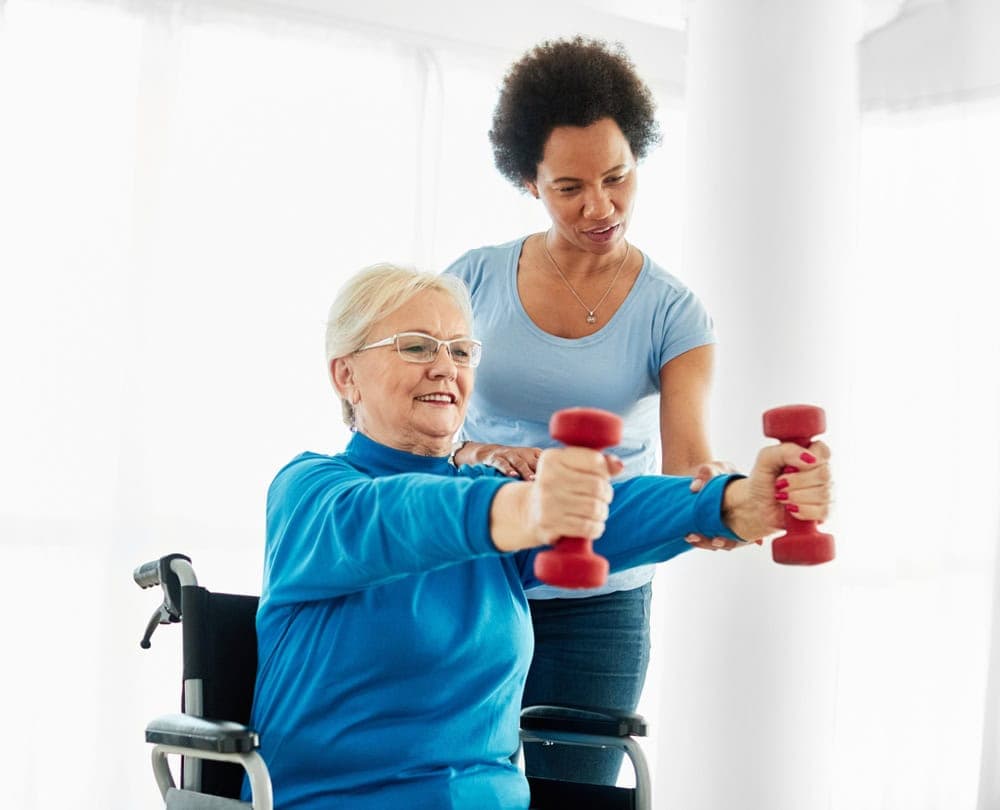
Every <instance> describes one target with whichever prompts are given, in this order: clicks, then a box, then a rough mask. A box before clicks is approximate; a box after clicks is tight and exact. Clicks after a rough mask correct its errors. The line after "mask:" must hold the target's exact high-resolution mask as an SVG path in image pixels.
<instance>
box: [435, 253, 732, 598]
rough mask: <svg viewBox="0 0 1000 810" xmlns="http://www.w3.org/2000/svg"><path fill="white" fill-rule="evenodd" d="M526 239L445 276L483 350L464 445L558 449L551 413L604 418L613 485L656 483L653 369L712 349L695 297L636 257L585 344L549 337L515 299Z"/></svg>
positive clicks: (629, 582)
mask: <svg viewBox="0 0 1000 810" xmlns="http://www.w3.org/2000/svg"><path fill="white" fill-rule="evenodd" d="M526 238H527V237H522V238H520V239H516V240H515V241H513V242H508V243H507V244H504V245H497V246H494V247H483V248H478V249H476V250H471V251H469V252H468V253H466V254H465V255H464V256H462V257H461V258H459V259H458V260H457V261H456V262H455V263H454V264H452V265H451V266H450V267H448V268H447V269H446V270H445V271H444V272H445V273H450V274H451V275H454V276H457V277H458V278H461V279H462V280H463V281H464V282H465V283H466V285H467V286H468V287H469V292H470V294H471V296H472V311H473V316H474V318H475V334H476V337H478V338H479V339H480V340H482V342H483V359H482V362H481V363H480V366H479V368H478V369H476V386H475V390H474V391H473V395H472V400H471V401H470V403H469V410H468V413H467V415H466V418H465V426H464V429H463V433H462V436H463V438H467V439H471V440H472V441H476V442H489V443H496V444H506V445H512V446H516V445H520V446H527V447H542V448H544V447H553V446H556V445H557V444H558V443H557V442H555V441H554V440H553V439H552V438H551V437H550V436H549V418H550V417H551V416H552V414H553V413H554V412H555V411H557V410H559V409H561V408H570V407H577V406H579V407H589V408H603V409H604V410H607V411H611V412H612V413H616V414H618V415H619V416H621V417H622V419H623V420H624V423H625V424H624V430H623V432H622V441H621V444H619V445H618V446H617V447H614V448H610V452H613V453H615V454H616V455H618V456H619V457H620V458H621V460H622V461H623V462H624V463H625V471H624V472H623V473H622V474H621V476H620V478H621V479H625V478H632V477H634V476H636V475H646V474H656V473H659V472H660V469H661V468H660V369H661V368H663V366H664V365H666V364H667V363H668V362H669V361H670V360H672V359H673V358H675V357H677V356H678V355H680V354H683V353H684V352H686V351H690V350H691V349H694V348H696V347H698V346H704V345H706V344H709V343H715V340H716V338H715V332H714V329H713V325H712V319H711V318H710V317H709V315H708V313H707V312H706V310H705V308H704V306H703V305H702V303H701V302H700V301H699V300H698V298H697V297H696V296H695V295H694V293H692V292H691V291H690V290H689V289H688V288H687V287H685V286H684V284H682V283H681V282H680V281H679V280H678V279H676V278H675V277H674V276H672V275H670V273H668V272H666V271H665V270H664V269H663V268H661V267H659V266H658V265H656V264H654V263H653V262H652V261H650V259H649V257H648V256H643V263H642V269H641V270H640V271H639V275H638V277H637V278H636V280H635V283H634V284H633V285H632V289H631V290H630V291H629V294H628V296H626V298H625V300H624V301H623V302H622V305H621V306H620V307H619V308H618V310H617V312H615V313H614V315H612V316H611V319H610V321H608V323H606V324H605V325H604V326H603V327H602V328H601V329H599V330H598V331H597V332H595V333H594V334H593V335H588V336H587V337H582V338H562V337H557V336H556V335H551V334H549V333H548V332H545V331H543V330H542V329H540V328H539V327H538V326H537V325H536V324H535V323H534V322H533V321H532V320H531V318H530V317H529V316H528V313H527V312H525V310H524V306H523V305H522V304H521V299H520V297H519V296H518V294H517V263H518V260H519V259H520V256H521V249H522V247H523V245H524V242H525V239H526ZM581 317H582V313H581ZM597 549H598V550H599V549H600V541H598V543H597ZM652 577H653V567H652V566H646V567H643V568H634V569H631V570H629V571H624V572H621V573H619V574H612V575H611V576H610V577H609V578H608V582H607V584H606V585H605V586H603V587H601V588H595V589H591V590H566V589H562V588H553V587H549V586H540V587H537V588H533V589H531V590H530V591H529V592H528V596H529V597H530V598H532V599H545V598H554V597H570V598H572V597H582V596H594V595H597V594H601V593H610V592H612V591H622V590H629V589H631V588H637V587H639V586H640V585H643V584H645V583H646V582H649V580H650V579H652Z"/></svg>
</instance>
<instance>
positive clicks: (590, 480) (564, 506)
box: [490, 447, 624, 551]
mask: <svg viewBox="0 0 1000 810" xmlns="http://www.w3.org/2000/svg"><path fill="white" fill-rule="evenodd" d="M623 466H624V465H623V464H622V462H621V460H620V459H618V458H616V457H614V456H605V455H603V454H601V453H599V452H597V451H596V450H589V449H587V448H585V447H563V448H553V449H549V450H545V451H542V452H541V454H540V456H539V459H538V466H537V468H536V472H535V480H534V481H531V482H518V483H513V484H509V485H508V486H505V487H502V488H501V489H500V490H499V491H498V492H497V495H496V497H495V498H494V500H493V508H492V510H491V512H490V531H491V535H492V537H493V543H494V545H496V547H497V548H498V549H500V550H501V551H517V550H519V549H524V548H534V547H535V546H540V545H548V544H551V543H554V542H555V541H556V540H558V539H559V538H560V537H586V538H588V539H591V540H592V539H595V538H597V537H600V536H601V535H602V534H604V522H605V521H606V520H607V518H608V505H609V504H610V503H611V499H612V497H613V495H614V492H613V490H612V488H611V477H612V476H613V475H617V474H618V473H619V472H621V470H622V468H623Z"/></svg>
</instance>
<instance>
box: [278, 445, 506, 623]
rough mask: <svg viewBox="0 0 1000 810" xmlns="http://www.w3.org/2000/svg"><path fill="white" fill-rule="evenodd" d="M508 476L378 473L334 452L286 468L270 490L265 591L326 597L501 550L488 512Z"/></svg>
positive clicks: (284, 596)
mask: <svg viewBox="0 0 1000 810" xmlns="http://www.w3.org/2000/svg"><path fill="white" fill-rule="evenodd" d="M508 482H509V479H502V478H494V477H477V478H466V477H456V478H444V477H442V476H440V475H430V474H422V473H408V474H405V475H388V476H384V477H377V478H373V477H370V476H368V475H365V474H364V473H362V472H359V471H358V470H356V469H354V468H353V467H351V466H350V465H349V464H347V463H345V462H344V461H342V460H340V459H336V458H329V457H310V458H304V459H299V460H296V461H294V462H292V463H291V464H289V465H288V466H286V467H285V468H284V469H283V470H282V471H281V472H279V473H278V476H277V477H276V478H275V480H274V482H273V483H272V484H271V487H270V489H269V491H268V497H267V548H266V554H265V561H264V567H265V571H264V583H265V592H264V594H263V596H264V598H265V599H267V600H268V601H269V602H271V603H272V604H289V603H293V602H304V601H312V600H315V599H328V598H331V597H336V596H341V595H343V594H346V593H351V592H354V591H358V590H361V589H364V588H369V587H372V586H375V585H380V584H383V583H386V582H389V581H391V580H393V579H395V578H397V577H401V576H405V575H408V574H413V573H419V572H423V571H430V570H433V569H435V568H441V567H444V566H447V565H451V564H454V563H456V562H459V561H462V560H468V559H472V558H474V557H480V556H484V555H497V554H500V552H499V551H498V550H497V549H496V547H495V546H494V545H493V541H492V540H491V539H490V535H489V510H490V506H491V504H492V502H493V497H494V495H495V494H496V491H497V490H498V489H499V488H500V487H501V486H503V485H504V484H505V483H508Z"/></svg>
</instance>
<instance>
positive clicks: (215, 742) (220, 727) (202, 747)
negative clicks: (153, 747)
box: [146, 714, 260, 754]
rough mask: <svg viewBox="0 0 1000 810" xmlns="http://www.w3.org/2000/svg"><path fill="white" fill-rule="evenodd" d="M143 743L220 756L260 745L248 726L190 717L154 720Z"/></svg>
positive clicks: (243, 751) (247, 750) (243, 752)
mask: <svg viewBox="0 0 1000 810" xmlns="http://www.w3.org/2000/svg"><path fill="white" fill-rule="evenodd" d="M146 742H148V743H155V744H157V745H175V746H179V747H182V748H190V749H192V750H194V751H215V752H216V753H219V754H245V753H248V752H250V751H253V750H254V749H256V748H257V747H258V746H259V745H260V740H259V738H258V736H257V732H256V731H254V730H253V729H251V728H248V727H247V726H244V725H241V724H240V723H232V722H230V721H228V720H209V719H208V718H205V717H195V716H194V715H190V714H165V715H163V716H162V717H157V718H156V719H155V720H153V721H152V722H150V724H149V725H148V726H146Z"/></svg>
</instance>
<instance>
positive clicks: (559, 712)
mask: <svg viewBox="0 0 1000 810" xmlns="http://www.w3.org/2000/svg"><path fill="white" fill-rule="evenodd" d="M521 728H522V729H525V730H527V731H541V732H545V731H572V732H575V733H577V734H598V735H601V736H604V737H645V736H646V721H645V719H644V718H643V717H642V716H641V715H638V714H633V713H631V712H619V711H616V710H614V709H602V708H599V707H596V706H570V705H567V706H527V707H525V708H524V709H523V710H522V711H521Z"/></svg>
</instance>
